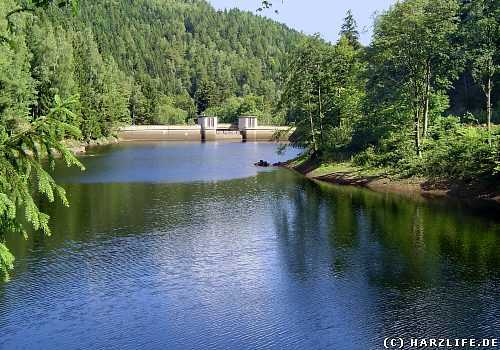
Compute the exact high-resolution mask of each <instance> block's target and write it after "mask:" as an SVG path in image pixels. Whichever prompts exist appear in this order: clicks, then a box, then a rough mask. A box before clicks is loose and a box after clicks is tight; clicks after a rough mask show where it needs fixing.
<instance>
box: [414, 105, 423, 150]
mask: <svg viewBox="0 0 500 350" xmlns="http://www.w3.org/2000/svg"><path fill="white" fill-rule="evenodd" d="M413 113H414V122H415V131H414V132H415V153H416V154H417V156H419V157H422V150H421V149H420V117H419V110H418V107H416V108H415V110H414V111H413Z"/></svg>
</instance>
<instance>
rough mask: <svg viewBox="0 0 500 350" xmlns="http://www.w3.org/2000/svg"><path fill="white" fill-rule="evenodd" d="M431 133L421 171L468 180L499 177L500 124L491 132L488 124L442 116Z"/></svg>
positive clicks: (490, 179) (425, 145)
mask: <svg viewBox="0 0 500 350" xmlns="http://www.w3.org/2000/svg"><path fill="white" fill-rule="evenodd" d="M430 135H431V137H430V138H429V139H428V140H427V142H426V143H425V144H424V147H425V148H424V149H425V152H424V157H423V162H422V167H421V168H420V169H418V172H419V173H423V174H425V175H431V176H437V177H444V178H456V179H464V180H467V181H472V180H485V179H486V180H489V181H493V178H494V177H495V176H497V177H498V169H497V168H498V165H499V159H500V157H499V155H500V153H499V151H500V127H498V126H497V127H495V128H494V129H493V131H492V133H491V134H490V133H489V132H488V131H487V130H486V128H482V127H474V126H470V125H464V124H460V122H459V119H458V118H455V117H444V118H441V117H440V118H438V119H437V120H436V122H435V124H434V125H433V126H432V128H431V130H430ZM489 137H491V138H492V139H493V142H492V145H491V146H490V145H488V138H489Z"/></svg>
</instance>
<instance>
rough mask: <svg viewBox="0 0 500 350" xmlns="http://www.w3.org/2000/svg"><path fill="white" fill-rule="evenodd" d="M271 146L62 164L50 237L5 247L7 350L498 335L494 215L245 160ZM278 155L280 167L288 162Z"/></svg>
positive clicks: (499, 260)
mask: <svg viewBox="0 0 500 350" xmlns="http://www.w3.org/2000/svg"><path fill="white" fill-rule="evenodd" d="M275 151H276V145H273V144H264V143H258V144H252V143H246V144H239V143H218V144H211V143H205V144H200V143H156V144H126V145H115V146H110V147H102V148H98V149H94V150H92V152H91V153H92V154H91V156H85V157H82V161H83V163H85V165H86V166H87V171H86V172H84V173H80V172H78V171H76V170H71V169H69V170H68V169H66V168H64V167H58V168H57V169H56V172H55V174H54V175H55V176H56V178H57V179H58V181H60V182H62V183H63V184H64V187H65V188H66V190H67V192H68V195H69V197H70V201H71V207H70V208H64V207H63V206H61V205H59V204H47V203H44V202H41V206H42V207H43V208H44V210H45V211H47V212H48V213H49V214H50V215H51V216H52V221H51V225H52V230H53V235H52V236H51V237H44V236H42V235H41V234H32V235H31V237H30V239H29V240H28V241H21V240H17V239H13V238H12V237H9V239H8V242H9V245H10V247H11V248H12V250H13V252H14V254H15V255H16V257H17V260H16V267H15V271H14V272H13V273H12V281H11V282H10V283H8V284H0V348H1V349H382V348H383V339H384V338H386V337H393V336H396V337H402V338H405V339H410V338H412V337H439V338H470V337H475V338H477V339H481V338H499V336H500V321H499V320H500V253H499V249H498V247H499V246H500V232H499V227H500V226H499V224H500V221H499V217H500V215H499V213H500V212H499V209H498V207H497V206H494V205H491V204H484V203H476V202H468V201H449V200H426V199H407V198H404V197H401V196H398V195H394V194H378V193H374V192H371V191H368V190H362V189H355V188H348V187H338V186H334V185H329V184H319V183H316V182H312V181H309V180H307V179H305V178H303V177H301V176H299V175H297V174H294V173H292V172H289V171H286V170H283V169H257V168H255V167H254V166H253V165H252V163H253V162H255V161H257V160H259V159H265V160H269V161H278V160H280V157H278V156H277V155H276V153H275ZM291 156H293V154H288V155H285V156H284V157H282V158H281V159H283V158H287V157H291Z"/></svg>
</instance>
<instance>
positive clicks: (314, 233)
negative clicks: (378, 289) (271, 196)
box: [275, 180, 500, 288]
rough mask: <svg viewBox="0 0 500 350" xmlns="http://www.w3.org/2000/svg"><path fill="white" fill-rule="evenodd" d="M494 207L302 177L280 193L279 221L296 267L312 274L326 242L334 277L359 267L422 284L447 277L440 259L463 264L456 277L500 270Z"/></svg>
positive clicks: (381, 280) (479, 277) (396, 281)
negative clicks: (410, 197)
mask: <svg viewBox="0 0 500 350" xmlns="http://www.w3.org/2000/svg"><path fill="white" fill-rule="evenodd" d="M495 210H496V209H495V208H494V207H491V205H490V204H482V203H479V202H477V203H471V202H465V201H447V200H424V199H415V200H409V199H407V198H404V197H401V196H398V195H394V194H378V193H375V192H371V191H367V190H364V189H356V188H350V187H339V186H335V185H330V184H323V183H316V182H311V181H307V180H304V181H302V183H301V186H300V187H298V186H297V187H295V188H294V189H293V190H291V191H290V192H289V193H287V194H286V195H283V196H282V198H281V199H280V201H279V210H278V211H277V213H276V220H275V225H276V231H277V234H278V236H279V237H280V241H281V243H282V245H283V247H284V248H285V249H287V254H284V255H285V256H287V257H288V259H291V260H293V261H290V262H289V266H293V267H294V268H295V269H296V270H297V271H296V272H297V273H302V272H306V273H308V274H309V273H311V272H312V271H310V270H311V269H314V267H315V266H316V265H317V264H316V260H317V259H318V252H319V251H322V250H325V247H326V246H328V247H329V249H330V252H329V254H330V260H331V261H330V264H331V269H332V273H333V274H335V275H336V276H342V275H343V274H345V273H348V271H349V270H350V269H362V270H364V271H366V275H367V277H368V278H369V279H370V280H371V281H372V282H373V283H375V284H378V285H389V286H393V287H397V288H405V286H408V287H409V286H411V287H415V286H422V287H425V286H431V285H433V284H435V283H437V282H438V281H442V280H443V279H446V278H447V277H446V270H445V269H441V268H440V266H441V265H440V264H441V263H442V262H443V261H453V262H454V263H456V264H460V265H463V266H466V268H463V269H460V276H459V277H460V278H461V279H463V280H467V281H484V280H485V279H486V278H488V277H490V274H491V273H494V272H498V270H499V266H500V254H499V251H498V249H497V248H496V247H498V244H499V243H500V237H499V235H498V228H499V225H498V222H495V219H494V218H495V214H496V213H495ZM301 271H302V272H301Z"/></svg>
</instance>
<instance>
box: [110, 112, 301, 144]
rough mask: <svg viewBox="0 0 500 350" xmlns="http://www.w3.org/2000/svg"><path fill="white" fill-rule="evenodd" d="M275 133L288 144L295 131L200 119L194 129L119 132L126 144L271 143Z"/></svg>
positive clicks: (253, 120)
mask: <svg viewBox="0 0 500 350" xmlns="http://www.w3.org/2000/svg"><path fill="white" fill-rule="evenodd" d="M277 131H280V132H281V136H280V138H279V140H280V141H288V138H289V137H290V135H291V133H292V132H293V131H294V129H290V128H288V127H283V126H259V125H257V117H253V116H249V117H246V116H245V117H240V118H239V121H238V124H219V123H218V122H217V117H212V116H200V117H198V123H197V124H195V125H140V126H128V127H125V128H122V129H121V130H120V133H119V136H120V137H121V138H123V139H124V140H126V141H147V140H149V141H200V142H201V141H219V140H235V141H241V142H243V141H271V138H272V137H273V136H274V135H275V133H276V132H277Z"/></svg>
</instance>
